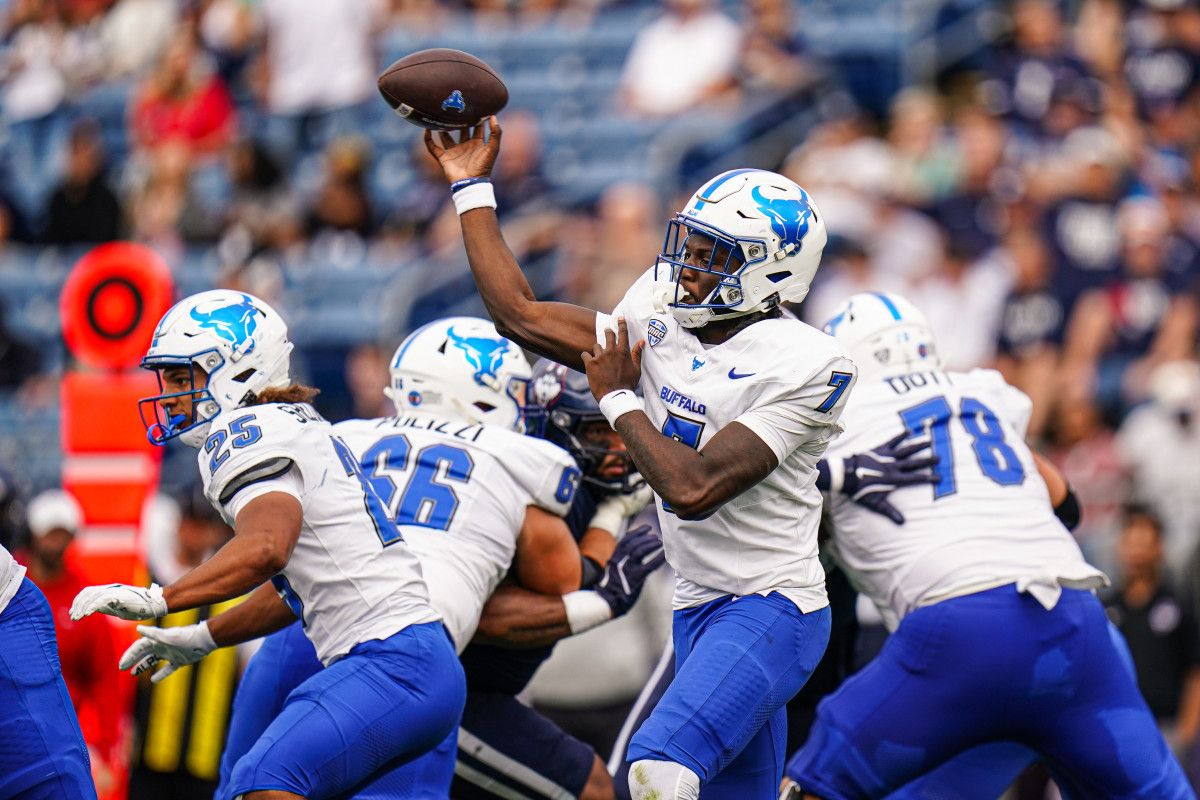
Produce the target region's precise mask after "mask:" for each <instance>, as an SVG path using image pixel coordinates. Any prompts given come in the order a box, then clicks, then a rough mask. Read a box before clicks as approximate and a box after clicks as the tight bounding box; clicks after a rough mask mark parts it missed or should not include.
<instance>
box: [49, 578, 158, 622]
mask: <svg viewBox="0 0 1200 800" xmlns="http://www.w3.org/2000/svg"><path fill="white" fill-rule="evenodd" d="M97 611H99V612H101V613H103V614H110V615H112V616H114V617H120V618H121V619H154V618H155V617H165V616H166V615H167V601H166V600H163V593H162V587H161V586H159V585H158V584H157V583H152V584H150V588H148V589H147V588H146V587H144V586H129V585H127V584H124V583H109V584H105V585H104V586H89V587H87V588H86V589H84V590H83V591H82V592H80V593H79V594H77V595H75V601H74V602H73V603H71V619H75V620H79V619H83V618H84V617H86V616H88V615H90V614H94V613H96V612H97Z"/></svg>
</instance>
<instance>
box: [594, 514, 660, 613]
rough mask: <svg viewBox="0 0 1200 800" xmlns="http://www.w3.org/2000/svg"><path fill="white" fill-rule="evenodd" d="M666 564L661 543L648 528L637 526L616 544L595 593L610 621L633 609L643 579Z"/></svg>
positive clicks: (643, 582)
mask: <svg viewBox="0 0 1200 800" xmlns="http://www.w3.org/2000/svg"><path fill="white" fill-rule="evenodd" d="M666 560H667V559H666V556H664V555H663V545H662V539H660V538H659V537H658V534H657V533H655V532H654V529H653V528H651V527H650V526H649V525H639V526H638V527H636V528H633V529H631V530H630V531H629V532H627V533H626V534H625V536H624V538H622V539H621V541H619V542H617V549H616V550H614V551H613V554H612V558H610V559H609V560H608V564H607V565H606V566H605V567H604V575H603V577H601V578H600V582H599V583H597V584H596V587H595V589H594V591H595V592H596V594H598V595H600V596H601V597H602V598H604V602H606V603H608V607H609V608H611V609H612V612H613V617H619V616H621V615H622V614H624V613H626V612H627V611H629V609H631V608H633V604H634V603H636V602H637V599H638V595H640V594H641V593H642V586H643V584H645V583H646V578H647V577H649V576H650V573H651V572H654V570H656V569H658V568H659V567H661V566H662V565H663V563H664V562H666Z"/></svg>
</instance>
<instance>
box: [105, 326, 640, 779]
mask: <svg viewBox="0 0 1200 800" xmlns="http://www.w3.org/2000/svg"><path fill="white" fill-rule="evenodd" d="M529 377H530V367H529V363H528V362H527V361H526V360H525V356H524V355H523V354H522V353H521V350H520V348H518V347H517V346H516V345H515V344H513V343H512V342H510V341H508V340H507V339H504V338H503V337H501V336H500V335H499V334H497V333H496V329H495V328H494V327H493V326H492V324H491V323H490V322H488V321H486V320H482V319H476V318H471V317H455V318H450V319H442V320H437V321H435V322H432V323H429V324H428V325H426V326H424V327H423V328H421V329H419V330H417V331H416V332H414V333H413V334H412V335H410V336H409V337H408V338H407V339H405V340H404V342H403V343H401V345H400V346H399V348H397V350H396V353H395V355H394V356H393V358H392V363H391V385H390V386H389V387H388V388H386V389H385V390H384V391H385V393H386V394H387V395H388V397H390V398H391V399H392V401H393V402H394V403H395V406H396V416H393V417H386V418H382V419H371V420H349V421H346V422H341V423H338V424H337V425H335V426H334V428H333V429H334V433H335V435H336V436H337V437H338V438H339V439H340V440H341V441H343V442H345V444H346V445H347V446H348V447H349V449H350V450H351V452H353V453H354V456H355V458H356V459H357V460H358V462H359V463H360V465H361V466H362V469H363V473H364V476H365V480H366V481H367V483H368V484H370V485H371V487H372V489H373V490H374V491H375V493H376V495H377V496H378V497H379V498H380V501H381V502H382V505H383V508H384V510H385V512H386V513H387V514H388V516H389V517H390V518H391V519H393V520H394V521H395V522H396V523H397V525H398V526H399V531H400V533H401V534H402V535H403V537H404V541H405V544H406V545H407V546H409V547H410V548H411V549H412V550H413V551H414V552H416V554H417V556H418V557H419V559H420V561H421V567H422V571H423V574H424V577H425V581H426V584H427V585H428V587H429V592H430V598H431V602H432V605H433V607H434V609H435V610H437V612H438V613H439V614H440V615H441V616H442V619H443V621H444V622H445V623H446V626H447V629H448V630H449V632H450V635H451V638H452V639H453V640H454V642H455V644H456V647H457V649H458V651H459V652H461V651H462V650H463V649H464V648H465V647H466V646H467V643H468V642H470V641H471V639H472V637H473V635H474V633H475V629H476V626H477V625H478V624H479V620H480V614H481V612H482V609H483V605H484V601H486V600H487V599H488V597H489V596H490V595H491V594H492V592H493V590H494V589H495V588H496V587H497V585H498V584H499V583H500V581H501V579H502V578H503V577H504V576H505V575H506V574H507V573H508V572H509V569H510V566H511V567H512V573H513V575H514V576H515V577H516V579H517V580H519V581H520V583H521V585H522V586H524V587H526V588H527V589H528V590H530V591H532V592H538V593H540V594H539V595H538V596H539V597H541V596H543V595H544V596H546V597H554V598H559V597H562V596H564V595H565V596H566V597H565V598H564V599H563V600H560V601H559V602H560V605H561V604H563V603H568V604H569V603H571V602H573V601H574V599H573V595H574V594H577V593H579V592H580V585H581V578H582V576H583V572H584V565H585V563H586V562H585V561H584V560H583V559H582V558H581V555H580V550H579V548H578V547H577V546H576V543H575V539H574V538H573V537H572V535H571V533H570V531H569V529H568V527H567V525H566V523H565V522H564V521H563V519H562V515H563V514H565V513H566V511H567V509H568V508H569V507H570V506H571V503H572V500H573V498H574V495H575V491H576V488H577V487H578V485H579V482H580V477H581V476H580V470H579V469H578V467H577V466H576V464H575V461H574V460H573V459H572V458H571V456H570V454H569V453H567V451H565V450H563V449H562V448H560V447H557V446H556V445H554V444H552V443H550V442H548V441H545V440H543V439H535V438H533V437H529V436H524V435H522V433H521V431H522V430H523V429H524V423H523V417H522V408H521V403H522V402H523V400H524V396H525V389H526V383H527V381H528V380H529ZM617 522H618V523H619V522H620V520H618V521H617ZM606 524H608V525H609V526H610V527H615V525H613V524H612V523H606ZM606 536H608V538H609V540H610V541H611V538H612V537H611V535H608V534H606ZM634 538H636V537H634ZM635 543H636V542H635V541H634V540H633V539H630V540H629V541H628V542H627V543H626V546H630V545H633V544H635ZM651 544H652V545H653V544H656V543H653V542H652V543H651ZM618 547H620V546H618ZM655 549H656V550H658V549H660V548H655ZM651 561H653V558H651ZM596 577H598V575H597V576H593V577H592V578H591V580H590V581H589V587H590V583H593V582H595V578H596ZM591 594H593V592H591V591H586V595H591ZM634 596H635V597H636V594H635V595H634ZM192 627H196V626H192ZM155 635H156V637H157V639H158V640H159V641H165V640H173V639H186V638H188V637H189V636H191V635H192V633H191V632H190V631H188V630H186V629H179V628H176V629H171V630H169V631H163V632H158V633H156V634H155ZM135 647H137V645H135ZM148 647H151V645H149V644H144V645H142V648H143V650H144V649H145V648H148ZM159 655H160V656H162V657H165V658H168V660H171V657H172V653H170V652H169V651H165V650H164V651H161V652H159ZM134 658H136V654H135V655H134V656H130V659H129V660H132V659H134ZM320 670H321V663H320V661H319V660H318V659H317V655H316V653H315V652H314V651H313V648H312V646H311V645H309V644H308V642H307V641H306V640H305V639H304V634H303V632H301V631H300V630H299V626H298V625H292V626H289V627H288V628H286V629H284V630H282V631H279V632H277V633H275V634H272V635H271V636H269V637H267V639H266V641H265V642H264V643H263V646H262V647H261V648H260V649H259V651H258V652H257V653H256V654H255V655H254V657H253V659H251V662H250V665H249V666H248V668H247V670H246V673H245V675H244V676H243V678H242V681H241V683H240V685H239V687H238V693H237V698H236V700H235V702H234V709H233V717H232V720H231V722H230V731H229V737H228V741H227V744H226V749H225V753H224V754H223V756H222V759H221V785H220V787H219V788H218V791H217V797H218V798H219V799H220V800H232V798H233V797H234V796H235V793H234V792H233V791H232V790H231V786H232V780H231V775H232V773H233V771H234V765H235V764H236V763H238V762H239V761H240V759H241V758H242V757H243V756H244V755H245V754H246V752H247V751H249V750H250V748H251V747H252V746H253V744H254V742H255V741H256V740H257V739H258V738H259V737H260V736H261V734H262V732H263V731H264V730H265V729H267V727H268V726H269V725H270V724H271V722H272V721H273V720H274V719H275V718H276V716H277V715H278V714H279V713H280V709H281V706H282V705H283V700H284V698H286V697H287V696H288V694H289V693H290V692H291V691H292V690H293V689H295V688H296V687H297V686H299V685H300V684H302V683H303V682H304V681H305V680H307V679H308V678H310V677H311V676H312V675H315V674H317V673H318V672H320ZM468 698H470V694H468ZM469 706H470V699H468V707H469ZM510 722H511V720H510ZM520 732H521V731H511V730H510V735H512V734H513V733H520ZM461 737H462V734H459V738H461ZM588 755H589V759H588V762H587V763H586V765H585V768H584V771H583V775H582V780H583V781H585V782H586V780H587V779H588V777H589V770H590V769H591V767H592V761H593V760H594V756H592V755H591V753H590V751H589V754H588ZM460 771H461V770H460ZM454 772H455V741H453V740H451V741H449V742H447V743H445V745H444V746H443V747H439V748H438V751H437V752H436V753H434V754H428V755H426V756H424V757H422V758H420V759H418V760H417V761H415V762H413V763H410V764H406V765H404V766H401V767H399V768H398V769H395V770H392V771H391V772H389V773H388V774H387V775H384V776H380V777H379V778H377V779H376V780H375V781H374V782H373V784H372V785H371V786H370V787H369V789H367V790H363V791H360V792H359V793H357V794H356V795H355V796H356V797H358V798H361V799H362V800H366V799H367V798H372V799H374V798H379V799H380V800H382V799H383V798H389V799H393V798H409V800H415V799H416V798H420V799H421V800H441V799H443V798H445V797H446V796H447V794H448V793H449V791H450V782H451V780H452V778H453V774H454ZM599 773H600V774H601V775H603V777H604V779H605V780H606V779H607V775H606V774H604V771H603V769H600V770H599ZM598 777H599V776H598Z"/></svg>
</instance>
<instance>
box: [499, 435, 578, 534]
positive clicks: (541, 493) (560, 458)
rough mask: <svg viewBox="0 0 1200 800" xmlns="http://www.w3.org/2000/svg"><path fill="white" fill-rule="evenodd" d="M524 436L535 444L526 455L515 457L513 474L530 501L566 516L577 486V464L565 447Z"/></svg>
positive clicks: (551, 511) (529, 442)
mask: <svg viewBox="0 0 1200 800" xmlns="http://www.w3.org/2000/svg"><path fill="white" fill-rule="evenodd" d="M525 440H526V443H528V444H530V445H537V446H531V447H530V448H529V452H528V453H527V454H525V457H524V458H522V459H519V460H517V463H516V465H515V467H514V475H513V477H514V478H515V479H516V481H517V483H518V484H519V485H520V486H521V488H523V489H525V490H526V491H527V492H529V497H530V502H531V503H532V504H533V505H535V506H537V507H538V508H541V509H544V510H546V511H549V512H550V513H551V514H554V515H555V516H559V517H562V516H566V513H567V509H569V508H570V507H571V503H572V501H574V499H575V490H576V489H578V488H579V481H580V477H581V475H580V472H579V468H578V467H577V466H575V461H574V460H573V459H572V458H571V457H570V456H569V455H568V454H567V452H566V451H565V450H560V449H559V448H558V447H556V446H554V445H552V444H550V443H549V442H543V441H541V440H538V439H529V438H528V437H525ZM543 445H544V446H543Z"/></svg>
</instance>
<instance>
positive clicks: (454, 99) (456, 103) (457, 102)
mask: <svg viewBox="0 0 1200 800" xmlns="http://www.w3.org/2000/svg"><path fill="white" fill-rule="evenodd" d="M466 107H467V101H466V100H464V99H463V95H462V92H460V91H459V90H458V89H455V90H454V91H453V92H451V93H450V96H449V97H447V98H446V99H445V100H443V101H442V111H450V110H454V111H458V112H459V113H462V111H463V110H464V109H466Z"/></svg>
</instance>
